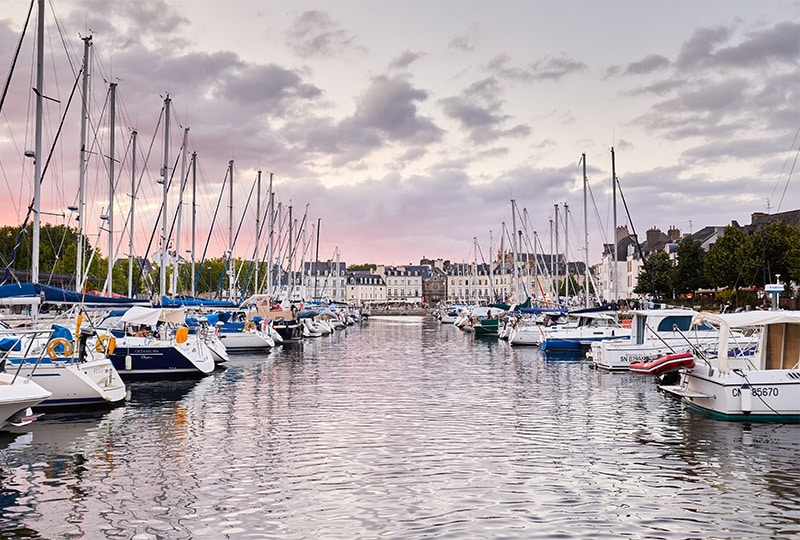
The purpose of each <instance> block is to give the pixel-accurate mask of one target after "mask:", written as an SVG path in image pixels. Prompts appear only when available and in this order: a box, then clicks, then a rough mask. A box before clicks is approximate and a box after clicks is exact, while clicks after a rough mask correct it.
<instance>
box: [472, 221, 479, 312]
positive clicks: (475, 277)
mask: <svg viewBox="0 0 800 540" xmlns="http://www.w3.org/2000/svg"><path fill="white" fill-rule="evenodd" d="M472 242H473V250H474V251H475V255H474V257H475V264H474V265H473V267H472V268H473V271H472V288H473V290H474V291H475V305H476V306H477V305H478V299H479V298H478V294H479V291H478V237H477V236H473V237H472Z"/></svg>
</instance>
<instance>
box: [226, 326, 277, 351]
mask: <svg viewBox="0 0 800 540" xmlns="http://www.w3.org/2000/svg"><path fill="white" fill-rule="evenodd" d="M218 338H219V340H220V341H221V342H222V344H223V345H224V346H225V350H226V351H227V352H228V354H234V353H245V354H247V353H258V352H264V351H268V350H269V349H271V348H273V347H274V346H275V342H274V341H273V340H272V338H271V337H269V335H267V334H265V333H264V332H259V331H246V332H220V333H219V336H218Z"/></svg>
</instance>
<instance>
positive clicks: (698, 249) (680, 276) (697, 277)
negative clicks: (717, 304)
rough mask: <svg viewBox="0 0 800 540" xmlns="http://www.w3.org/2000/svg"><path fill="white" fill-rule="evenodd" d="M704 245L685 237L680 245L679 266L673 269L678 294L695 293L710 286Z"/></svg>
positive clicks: (673, 281)
mask: <svg viewBox="0 0 800 540" xmlns="http://www.w3.org/2000/svg"><path fill="white" fill-rule="evenodd" d="M705 254H706V253H705V251H704V250H703V245H702V244H701V243H700V242H698V241H697V240H695V239H694V238H692V237H691V236H687V237H685V238H684V239H683V240H681V243H680V244H678V252H677V255H678V264H677V265H676V266H675V268H674V269H673V275H672V284H673V288H674V290H675V292H676V293H678V294H685V293H693V292H695V291H696V290H697V289H702V288H704V287H707V286H708V280H706V278H705V273H704V271H703V270H704V268H703V259H704V258H705Z"/></svg>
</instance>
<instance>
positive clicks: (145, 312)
mask: <svg viewBox="0 0 800 540" xmlns="http://www.w3.org/2000/svg"><path fill="white" fill-rule="evenodd" d="M121 320H122V321H123V322H125V323H127V324H144V325H147V326H156V325H157V324H158V323H160V322H169V323H175V324H183V323H184V322H185V321H186V313H185V310H184V309H183V308H175V309H162V308H150V307H144V306H133V307H132V308H130V309H129V310H128V311H126V312H125V314H124V315H123V316H122V319H121Z"/></svg>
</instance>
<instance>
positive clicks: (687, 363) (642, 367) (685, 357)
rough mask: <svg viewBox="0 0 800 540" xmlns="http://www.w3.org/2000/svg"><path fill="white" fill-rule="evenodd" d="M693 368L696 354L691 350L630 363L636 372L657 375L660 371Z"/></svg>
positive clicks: (632, 369) (631, 368)
mask: <svg viewBox="0 0 800 540" xmlns="http://www.w3.org/2000/svg"><path fill="white" fill-rule="evenodd" d="M682 367H683V368H690V369H691V368H693V367H694V355H693V354H692V353H690V352H682V353H677V354H668V355H666V356H662V357H660V358H656V359H655V360H648V361H646V362H633V363H632V364H631V365H630V370H631V371H633V372H634V373H645V374H653V375H657V374H659V373H666V372H668V371H674V370H676V369H678V368H682Z"/></svg>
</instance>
